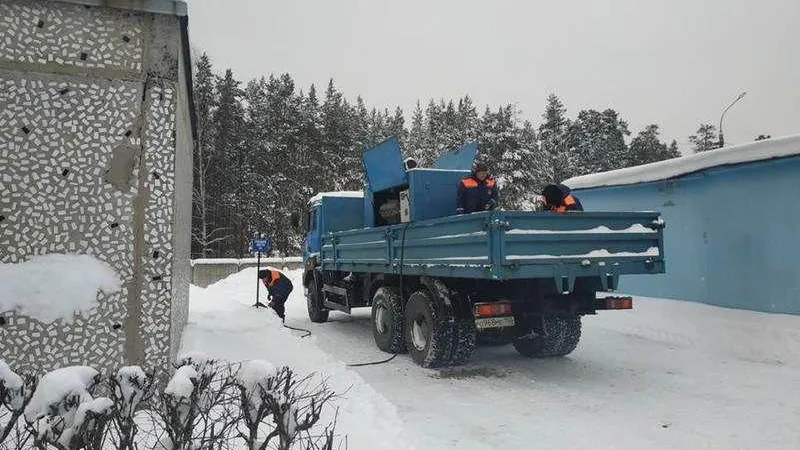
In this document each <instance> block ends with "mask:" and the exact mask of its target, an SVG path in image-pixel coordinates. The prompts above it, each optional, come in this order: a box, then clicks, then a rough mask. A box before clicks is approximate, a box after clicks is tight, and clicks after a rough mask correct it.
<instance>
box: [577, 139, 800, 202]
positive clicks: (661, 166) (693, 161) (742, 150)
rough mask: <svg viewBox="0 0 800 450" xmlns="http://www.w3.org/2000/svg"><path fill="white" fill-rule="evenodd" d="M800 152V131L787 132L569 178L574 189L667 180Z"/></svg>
mask: <svg viewBox="0 0 800 450" xmlns="http://www.w3.org/2000/svg"><path fill="white" fill-rule="evenodd" d="M798 155H800V135H793V136H787V137H782V138H775V139H765V140H763V141H757V142H749V143H746V144H741V145H734V146H731V147H725V148H720V149H716V150H709V151H707V152H701V153H695V154H692V155H688V156H682V157H680V158H673V159H668V160H665V161H659V162H655V163H651V164H644V165H641V166H634V167H627V168H625V169H619V170H612V171H608V172H601V173H595V174H591V175H584V176H580V177H574V178H570V179H568V180H566V181H564V184H565V185H567V186H569V187H570V188H572V189H586V188H593V187H600V186H619V185H625V184H636V183H646V182H651V181H660V180H668V179H671V178H677V177H680V176H683V175H688V174H691V173H695V172H700V171H703V170H707V169H711V168H714V167H719V166H729V165H735V164H742V163H749V162H756V161H763V160H768V159H775V158H785V157H790V156H798Z"/></svg>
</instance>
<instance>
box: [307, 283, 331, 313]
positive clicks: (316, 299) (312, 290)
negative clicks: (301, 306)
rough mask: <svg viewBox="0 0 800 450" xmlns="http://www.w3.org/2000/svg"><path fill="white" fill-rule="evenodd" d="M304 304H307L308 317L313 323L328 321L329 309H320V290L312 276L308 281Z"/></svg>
mask: <svg viewBox="0 0 800 450" xmlns="http://www.w3.org/2000/svg"><path fill="white" fill-rule="evenodd" d="M306 305H307V306H308V318H309V319H310V320H311V321H312V322H314V323H324V322H327V321H328V314H329V313H330V311H328V310H327V309H322V291H321V290H320V288H319V285H318V284H317V278H316V277H313V278H312V279H311V281H310V282H309V283H308V292H307V293H306Z"/></svg>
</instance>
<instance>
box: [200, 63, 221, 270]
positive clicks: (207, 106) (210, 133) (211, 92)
mask: <svg viewBox="0 0 800 450" xmlns="http://www.w3.org/2000/svg"><path fill="white" fill-rule="evenodd" d="M194 82H195V84H194V104H195V108H196V114H197V145H196V147H195V149H194V158H193V163H194V168H193V194H192V255H194V256H196V257H207V256H212V255H213V250H212V247H213V246H214V244H215V243H217V242H220V241H224V240H225V239H226V238H227V236H228V235H227V233H226V230H225V228H222V227H216V226H215V224H214V223H213V209H214V206H215V205H216V203H217V198H216V196H215V194H216V192H215V190H214V185H213V183H212V182H211V180H209V176H210V174H211V169H212V167H213V165H214V157H215V152H214V150H215V147H214V127H213V125H212V118H213V115H214V113H215V110H216V108H217V104H218V100H217V94H216V91H215V85H216V83H217V79H216V76H215V75H214V73H213V71H212V67H211V61H210V59H209V58H208V55H207V54H205V53H204V54H203V55H202V56H200V59H199V60H198V61H197V73H196V74H195V77H194Z"/></svg>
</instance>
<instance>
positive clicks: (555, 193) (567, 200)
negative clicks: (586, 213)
mask: <svg viewBox="0 0 800 450" xmlns="http://www.w3.org/2000/svg"><path fill="white" fill-rule="evenodd" d="M542 196H543V197H544V202H545V203H544V207H545V211H553V212H565V211H583V205H581V201H580V200H578V198H577V197H575V196H574V195H572V192H571V191H570V189H569V188H568V187H566V186H564V185H563V184H548V185H547V186H545V188H544V190H543V191H542Z"/></svg>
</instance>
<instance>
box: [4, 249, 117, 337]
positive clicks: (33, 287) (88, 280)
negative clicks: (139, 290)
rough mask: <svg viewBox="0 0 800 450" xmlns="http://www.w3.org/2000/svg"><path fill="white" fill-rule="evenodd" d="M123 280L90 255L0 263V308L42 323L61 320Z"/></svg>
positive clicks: (68, 318)
mask: <svg viewBox="0 0 800 450" xmlns="http://www.w3.org/2000/svg"><path fill="white" fill-rule="evenodd" d="M121 287H122V282H121V280H120V278H119V276H118V275H117V274H116V272H114V269H112V268H111V266H109V265H108V264H106V263H105V262H103V261H100V260H98V259H97V258H95V257H93V256H91V255H64V254H57V253H53V254H48V255H40V256H34V257H32V258H31V259H29V260H28V261H25V262H22V263H19V264H0V311H12V310H13V311H17V312H18V313H20V314H23V315H26V316H30V317H33V318H35V319H37V320H39V321H42V322H46V323H47V322H53V321H55V320H57V319H63V320H64V322H66V323H71V322H72V321H73V320H74V319H75V314H76V313H85V312H88V311H90V310H91V309H92V308H93V307H95V305H96V304H97V292H98V291H103V292H105V293H113V292H117V291H119V290H120V289H121Z"/></svg>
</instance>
